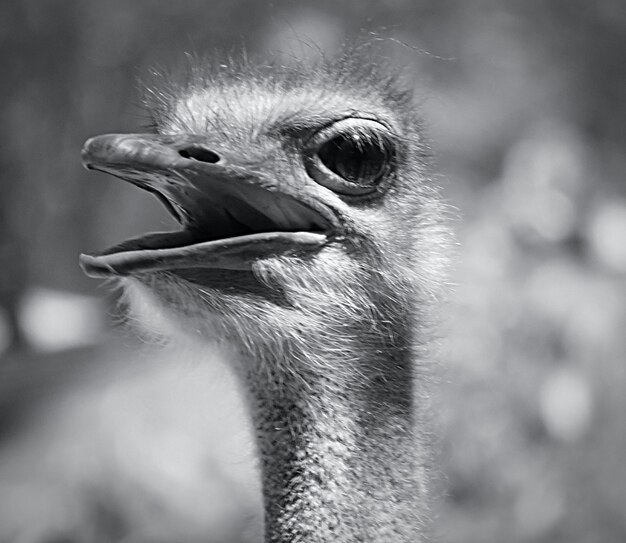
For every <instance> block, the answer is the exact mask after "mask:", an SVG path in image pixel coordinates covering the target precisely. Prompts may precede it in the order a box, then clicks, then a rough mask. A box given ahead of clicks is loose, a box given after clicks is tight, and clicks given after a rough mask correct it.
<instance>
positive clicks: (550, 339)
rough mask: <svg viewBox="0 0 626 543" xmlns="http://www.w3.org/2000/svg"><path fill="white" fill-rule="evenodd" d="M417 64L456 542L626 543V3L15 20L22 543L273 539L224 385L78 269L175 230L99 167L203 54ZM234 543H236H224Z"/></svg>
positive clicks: (11, 361)
mask: <svg viewBox="0 0 626 543" xmlns="http://www.w3.org/2000/svg"><path fill="white" fill-rule="evenodd" d="M362 28H366V29H371V30H378V31H380V32H382V34H384V35H387V36H393V37H395V38H397V39H399V40H402V41H403V42H405V43H407V44H409V45H411V46H413V47H414V48H415V49H414V54H413V55H412V57H413V58H412V59H411V63H412V64H413V65H414V66H417V67H418V68H419V71H420V74H421V76H420V80H421V83H420V89H421V90H420V92H424V93H425V96H426V99H425V100H424V105H423V110H424V116H425V117H426V119H427V124H428V126H429V127H430V128H429V131H430V135H431V137H432V139H433V145H434V148H435V152H436V154H437V156H438V159H439V166H438V169H439V175H438V180H439V182H440V184H441V185H442V186H443V189H444V195H445V197H446V200H447V201H448V202H449V203H450V204H451V205H452V206H454V207H455V209H456V210H458V211H456V212H455V213H454V214H455V215H457V216H458V220H456V221H455V224H454V227H455V229H456V231H457V236H458V240H459V242H460V244H459V250H458V254H457V255H456V256H455V258H454V265H453V268H454V278H453V280H454V283H455V287H454V289H453V294H452V300H451V303H450V305H449V307H448V308H447V310H446V312H447V313H448V314H449V315H450V316H449V318H446V324H445V327H444V329H443V330H442V332H441V335H442V339H441V341H440V343H441V348H440V351H441V354H440V359H441V363H440V366H441V370H442V373H443V378H442V382H441V385H440V389H441V390H440V392H438V393H437V397H436V398H435V404H436V409H435V411H436V414H437V417H438V419H439V423H438V426H439V427H440V428H441V447H440V448H441V454H440V459H439V463H440V465H441V468H442V469H441V471H442V479H443V481H442V483H441V485H442V487H444V489H445V493H444V496H443V497H442V499H441V500H440V502H439V504H438V508H437V509H438V510H437V520H436V522H437V529H438V531H439V532H440V533H441V541H443V542H449V543H457V542H458V543H518V542H533V543H540V542H545V543H560V542H563V543H566V542H567V543H596V542H597V543H612V542H616V543H617V542H624V541H626V333H625V331H626V179H625V175H626V174H625V172H626V152H625V148H626V147H625V145H626V128H625V127H626V63H625V62H624V54H625V53H626V3H624V1H623V0H598V1H595V2H589V1H583V0H549V1H545V0H544V1H539V0H527V1H524V2H519V1H515V0H476V1H474V2H464V1H462V0H424V1H419V0H385V1H373V0H358V1H357V0H347V1H341V2H339V1H337V0H334V1H331V0H318V1H315V2H308V1H307V2H295V1H281V0H279V1H275V2H270V3H266V2H259V1H258V0H229V1H213V2H208V1H200V0H196V1H192V0H185V1H180V2H165V1H154V0H136V1H133V2H128V1H123V0H109V1H107V2H101V1H100V2H97V1H96V0H80V1H78V0H75V1H69V0H68V1H54V0H50V1H48V2H37V1H35V0H4V1H3V2H2V3H1V4H0V40H1V44H2V47H1V48H0V55H1V60H2V63H1V66H2V75H1V77H0V89H1V97H2V100H1V101H0V119H1V123H2V124H1V126H2V131H1V132H0V141H1V145H0V168H1V169H0V172H1V177H0V189H1V196H0V270H1V271H0V353H1V354H0V542H5V541H6V542H13V541H19V542H28V543H30V542H33V543H35V542H37V543H44V542H45V543H53V542H54V543H61V542H84V541H94V542H110V541H125V542H131V541H132V542H150V543H152V542H164V543H165V542H169V543H172V542H194V541H198V542H200V541H203V542H206V541H215V542H230V541H232V542H238V541H254V540H259V536H258V530H259V524H260V522H259V499H258V488H257V486H256V483H255V477H254V467H253V459H252V453H251V452H250V438H249V435H248V430H247V428H246V426H245V422H244V420H245V418H244V417H243V416H242V415H241V406H240V405H239V400H238V397H237V395H236V393H235V390H234V386H233V384H232V383H231V381H230V378H229V376H228V375H227V374H226V373H225V372H224V371H223V370H222V369H221V363H220V360H217V358H219V357H218V356H217V354H211V353H209V354H207V353H204V354H203V356H204V358H207V359H208V358H213V359H216V360H214V361H213V360H209V361H205V362H204V363H202V364H197V363H194V362H192V360H193V359H194V358H196V356H195V355H194V353H193V352H189V353H180V352H176V353H174V352H171V351H168V350H167V349H152V348H151V347H149V346H146V345H143V344H141V343H140V342H139V341H138V340H136V339H135V338H134V335H133V334H132V333H129V332H124V329H123V327H122V326H120V325H119V320H120V318H119V311H118V310H117V309H115V296H114V295H112V294H110V293H109V292H108V290H107V289H106V288H102V286H101V285H99V284H98V282H96V281H93V280H90V279H88V278H86V277H84V276H83V275H82V273H81V272H80V270H79V268H78V265H77V256H78V254H79V253H80V252H81V251H87V250H92V249H97V248H101V247H104V246H106V245H108V244H113V243H116V242H118V241H120V240H122V239H124V238H126V237H128V236H130V235H135V234H138V233H141V232H143V231H146V230H153V229H160V228H163V227H166V226H167V225H169V224H170V222H169V220H168V219H167V218H166V217H165V213H163V212H162V210H161V209H160V208H159V206H158V204H157V203H156V201H154V202H152V201H150V199H148V198H146V197H145V195H144V194H140V193H139V191H136V190H133V189H132V187H129V186H127V185H125V184H123V183H118V182H116V181H114V180H112V179H108V178H106V176H104V175H101V174H97V173H89V174H88V173H87V172H85V171H84V170H83V169H82V168H81V165H80V149H81V146H82V143H83V141H84V140H85V139H86V138H87V137H89V136H92V135H95V134H99V133H104V132H125V131H128V132H134V131H140V130H142V128H143V127H144V126H145V124H146V118H145V115H144V114H143V112H142V110H141V106H140V92H139V86H138V84H137V77H138V76H142V75H143V74H146V73H148V68H150V67H151V66H173V65H175V64H176V62H179V61H180V60H181V58H183V53H184V52H185V51H196V52H205V51H212V50H221V51H224V50H228V49H230V48H233V47H235V48H238V47H240V46H241V45H243V44H245V45H246V46H247V47H248V48H249V49H250V50H253V51H264V50H275V49H281V48H283V49H286V50H289V48H293V47H294V44H296V45H297V39H296V37H300V38H304V39H305V41H312V42H315V43H318V44H320V45H321V46H322V47H323V48H328V49H332V48H333V47H334V46H336V45H337V44H338V43H340V42H341V41H342V39H343V38H344V37H345V36H347V35H352V34H354V33H355V32H357V31H358V30H359V29H362ZM207 534H210V535H209V536H208V537H210V539H207Z"/></svg>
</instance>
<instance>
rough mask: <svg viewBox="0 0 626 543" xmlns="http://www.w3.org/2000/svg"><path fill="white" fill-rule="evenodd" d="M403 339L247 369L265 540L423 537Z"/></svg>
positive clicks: (420, 469) (420, 474)
mask: <svg viewBox="0 0 626 543" xmlns="http://www.w3.org/2000/svg"><path fill="white" fill-rule="evenodd" d="M406 337H407V336H405V337H404V338H402V337H397V338H396V341H393V338H392V341H391V342H390V338H389V337H387V339H386V341H385V342H384V343H385V345H382V344H380V345H373V344H372V341H371V337H369V338H368V342H366V343H365V344H368V345H369V347H368V350H367V353H366V352H365V350H364V348H363V347H361V353H360V355H359V356H356V357H353V358H352V359H351V360H349V361H346V360H345V358H338V357H337V358H336V357H334V356H333V355H332V354H325V353H317V355H314V356H316V357H317V360H311V353H310V352H307V353H306V356H305V355H304V354H303V353H302V354H301V355H298V353H297V352H295V353H294V352H292V353H291V354H292V356H291V359H292V360H291V362H290V366H286V365H285V364H284V363H283V362H281V361H276V360H273V361H268V362H270V363H269V364H262V367H264V368H266V370H267V368H272V371H265V372H264V373H263V375H260V373H258V372H255V374H254V375H250V376H249V379H248V380H249V382H248V386H249V390H250V392H251V398H250V399H251V403H252V409H253V413H254V418H255V421H254V422H255V426H256V431H257V442H258V448H259V453H260V456H261V466H262V479H263V493H264V505H265V523H266V527H265V531H266V542H272V543H287V542H289V543H298V542H306V543H314V542H319V543H322V542H324V543H326V542H328V543H329V542H331V541H332V542H346V543H347V542H354V541H363V542H376V543H381V542H390V543H391V542H394V543H399V542H409V541H410V542H412V543H416V542H419V541H422V539H421V537H422V536H420V534H421V533H422V527H423V526H424V524H425V523H424V520H425V518H426V516H427V511H426V507H425V503H426V495H425V486H426V481H425V477H424V473H425V470H424V450H423V447H422V446H421V445H420V443H421V442H422V441H423V440H422V439H420V437H419V436H418V435H416V427H418V425H416V420H415V419H416V417H418V416H419V412H418V410H416V408H415V406H414V401H413V398H414V394H413V390H412V383H413V380H414V377H413V369H412V360H411V358H412V357H411V352H410V347H409V346H408V345H407V341H406V339H405V338H406ZM357 352H358V351H357ZM346 364H349V365H350V367H352V368H353V369H355V372H352V375H351V372H349V371H348V372H347V371H345V365H346ZM294 365H295V369H294ZM342 366H344V367H343V368H342ZM257 367H258V366H257ZM358 368H360V370H361V375H360V376H359V377H358V378H357V377H355V376H354V373H356V370H357V369H358Z"/></svg>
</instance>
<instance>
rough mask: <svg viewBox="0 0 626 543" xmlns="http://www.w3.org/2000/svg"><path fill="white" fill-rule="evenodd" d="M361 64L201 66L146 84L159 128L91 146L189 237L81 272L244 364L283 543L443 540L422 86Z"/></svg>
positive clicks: (139, 242)
mask: <svg viewBox="0 0 626 543" xmlns="http://www.w3.org/2000/svg"><path fill="white" fill-rule="evenodd" d="M364 57H367V55H361V54H359V50H358V49H357V50H352V51H349V52H344V53H342V54H340V55H338V56H337V57H336V58H334V59H325V60H321V61H318V62H317V63H316V65H315V66H308V67H286V66H279V65H257V66H253V64H252V62H251V61H249V60H245V61H241V62H240V63H239V64H237V65H235V64H234V63H231V64H229V65H227V66H226V65H221V64H220V65H213V66H212V67H207V66H204V65H202V66H200V65H198V66H196V67H195V68H193V69H192V70H190V72H189V74H188V76H187V77H185V78H184V80H183V81H182V82H181V81H177V82H175V83H172V82H166V83H164V84H162V85H161V87H160V88H159V89H158V90H153V91H150V93H149V100H148V102H149V104H148V106H149V110H150V111H151V113H152V117H153V119H154V128H155V129H154V130H153V132H152V133H150V134H109V135H102V136H97V137H94V138H91V139H89V140H88V141H87V142H86V143H85V146H84V149H83V162H84V164H85V166H86V167H87V168H89V169H95V170H100V171H103V172H107V173H110V174H112V175H114V176H116V177H119V178H121V179H123V180H126V181H129V182H131V183H132V184H134V185H137V186H139V187H140V188H142V189H145V190H147V191H149V192H151V193H153V194H155V195H156V196H157V197H158V198H159V199H160V200H161V202H162V203H163V204H164V205H165V207H166V208H167V209H168V211H169V212H170V213H171V214H172V215H173V216H174V218H175V219H177V221H178V222H179V223H180V225H181V229H180V231H178V232H168V233H152V234H147V235H145V236H142V237H139V238H135V239H132V240H129V241H125V242H123V243H121V244H119V245H117V246H115V247H113V248H110V249H108V250H106V251H105V252H102V253H98V254H90V255H81V265H82V267H83V269H84V271H85V272H86V273H87V274H88V275H90V276H93V277H105V278H116V279H119V281H120V282H121V284H122V285H123V287H124V289H125V291H126V292H127V294H128V296H129V298H130V299H131V302H132V303H131V305H132V304H137V305H141V306H142V307H145V306H146V304H148V305H149V307H150V308H152V309H150V311H155V312H160V313H164V314H165V315H167V319H168V322H169V325H170V327H171V329H172V333H173V334H180V335H189V336H193V337H195V338H199V339H201V340H203V341H207V342H213V343H218V344H220V345H222V346H224V348H225V349H230V352H232V353H235V354H234V355H233V357H232V358H233V370H234V371H235V373H236V375H237V376H238V378H239V379H240V381H241V383H242V388H243V389H244V391H245V395H246V398H247V403H248V405H249V410H250V415H251V418H252V422H253V428H254V430H255V436H256V446H257V449H258V455H259V457H260V470H261V479H262V488H263V503H264V513H265V541H267V542H275V543H278V542H280V543H287V542H290V543H294V542H307V543H313V542H331V541H332V542H354V541H363V542H396V543H397V542H413V543H414V542H419V541H426V540H428V538H429V536H428V531H429V530H428V516H429V514H428V513H429V507H428V503H429V492H428V488H429V476H428V472H429V470H428V467H427V466H428V465H429V449H430V447H429V439H428V436H429V430H428V423H427V418H428V417H426V416H425V413H426V411H427V409H426V408H425V401H424V400H425V398H426V396H427V394H426V393H425V388H424V383H425V381H427V380H428V379H427V374H428V369H427V368H428V364H426V363H425V362H424V360H425V358H426V349H425V347H426V346H427V338H428V335H429V333H428V330H429V328H430V327H429V322H431V321H432V319H431V318H430V316H429V315H430V313H431V309H430V308H432V306H433V301H435V300H436V299H437V297H438V294H439V292H440V290H441V287H442V283H443V282H442V280H441V276H442V274H443V268H444V265H445V258H444V257H445V254H444V253H445V250H442V248H444V247H445V239H446V229H445V227H444V226H442V220H441V217H442V212H441V210H442V205H441V204H440V201H439V199H438V197H437V192H436V190H435V188H433V186H432V183H431V181H430V178H429V173H428V172H429V152H428V146H427V145H426V144H425V141H424V138H423V135H422V133H421V128H420V120H419V115H418V113H417V112H416V107H415V103H414V102H415V100H414V97H413V96H412V93H411V89H410V86H407V85H405V84H403V83H402V82H401V78H400V77H398V76H397V74H393V73H390V70H389V69H388V68H387V67H382V66H381V63H378V64H376V63H372V62H371V59H369V60H368V59H367V58H365V59H364Z"/></svg>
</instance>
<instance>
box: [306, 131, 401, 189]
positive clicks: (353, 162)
mask: <svg viewBox="0 0 626 543" xmlns="http://www.w3.org/2000/svg"><path fill="white" fill-rule="evenodd" d="M318 154H319V157H320V160H321V161H322V162H323V163H324V166H326V167H327V168H328V169H329V170H331V171H333V172H335V173H336V174H337V175H339V176H340V177H343V178H344V179H345V180H346V181H351V182H361V183H363V182H366V183H367V182H369V183H373V182H375V181H377V180H378V179H379V178H380V177H381V176H382V175H383V174H384V172H385V169H386V167H387V164H388V162H389V155H390V152H389V150H388V148H387V147H386V146H385V145H384V143H383V142H382V141H379V140H378V141H377V140H374V141H373V140H371V139H370V138H365V137H363V136H361V135H358V134H347V135H340V136H337V137H336V138H333V139H332V140H330V141H327V142H326V143H325V144H324V145H322V147H321V148H320V150H319V151H318Z"/></svg>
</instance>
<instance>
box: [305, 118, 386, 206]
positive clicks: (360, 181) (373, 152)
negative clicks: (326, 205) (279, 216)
mask: <svg viewBox="0 0 626 543" xmlns="http://www.w3.org/2000/svg"><path fill="white" fill-rule="evenodd" d="M394 160H395V148H394V145H393V140H392V136H391V134H390V132H389V130H388V129H387V128H386V127H385V126H384V125H382V124H381V123H378V122H376V121H372V120H370V119H356V118H350V119H343V120H341V121H338V122H337V123H335V124H333V125H331V126H329V127H326V128H324V129H322V130H321V131H320V132H318V133H317V134H315V135H314V136H313V138H312V139H311V141H310V142H309V156H308V160H307V161H306V162H307V172H308V173H309V175H310V176H311V177H312V178H313V179H314V180H315V181H316V182H317V183H319V184H320V185H324V186H325V187H328V188H329V189H331V190H333V191H335V192H338V193H340V194H348V195H363V194H368V193H370V192H373V191H374V190H376V188H377V187H378V185H379V184H380V182H381V181H382V180H383V179H385V178H386V177H387V176H388V175H389V174H390V173H391V171H392V169H393V166H394Z"/></svg>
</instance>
